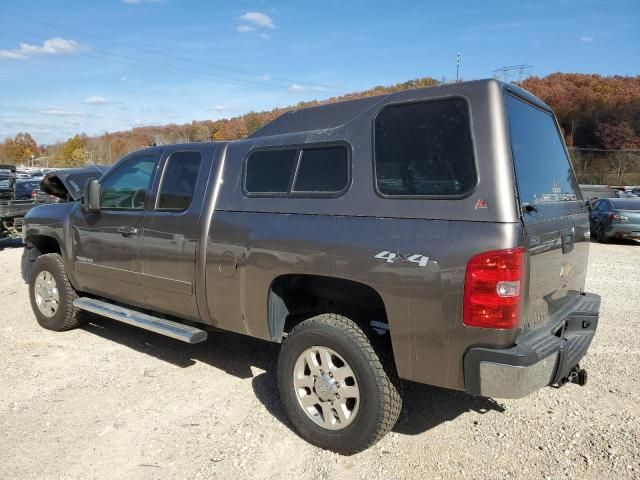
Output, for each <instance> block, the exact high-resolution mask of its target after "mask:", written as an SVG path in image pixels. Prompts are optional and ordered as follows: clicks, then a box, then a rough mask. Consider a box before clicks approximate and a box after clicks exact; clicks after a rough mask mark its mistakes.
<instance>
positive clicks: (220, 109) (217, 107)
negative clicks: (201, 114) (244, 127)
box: [208, 105, 229, 112]
mask: <svg viewBox="0 0 640 480" xmlns="http://www.w3.org/2000/svg"><path fill="white" fill-rule="evenodd" d="M208 110H213V111H214V112H224V111H225V110H229V109H228V107H227V106H225V105H214V106H213V107H211V108H209V109H208Z"/></svg>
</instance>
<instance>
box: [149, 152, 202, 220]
mask: <svg viewBox="0 0 640 480" xmlns="http://www.w3.org/2000/svg"><path fill="white" fill-rule="evenodd" d="M201 162H202V158H201V156H200V152H176V153H173V154H172V155H171V156H170V157H169V159H168V160H167V164H166V165H165V167H164V173H163V175H162V184H161V185H160V191H159V193H158V203H157V205H156V210H171V211H183V210H186V209H187V208H189V205H191V200H192V199H193V194H194V192H195V189H196V181H197V180H198V172H199V170H200V163H201Z"/></svg>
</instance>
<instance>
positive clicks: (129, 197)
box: [72, 150, 161, 306]
mask: <svg viewBox="0 0 640 480" xmlns="http://www.w3.org/2000/svg"><path fill="white" fill-rule="evenodd" d="M160 152H161V150H159V151H158V153H151V154H149V153H146V154H142V155H137V156H133V157H132V158H129V159H127V160H125V161H124V162H122V163H121V164H120V165H118V166H117V167H116V168H115V169H113V170H111V171H109V172H107V173H106V174H105V175H104V176H103V177H102V178H101V179H100V211H99V212H97V213H89V212H85V211H84V210H83V209H81V208H78V209H76V211H75V213H74V216H73V218H72V224H73V228H74V235H73V242H74V267H75V278H76V282H77V283H78V284H79V288H80V290H83V291H88V292H92V293H96V294H99V295H104V296H106V297H108V298H111V299H114V300H118V301H121V302H124V303H129V304H132V305H139V306H142V305H143V304H144V298H143V296H142V292H140V238H141V230H142V218H143V215H144V207H145V202H147V201H148V198H147V197H148V196H147V192H148V190H149V186H150V185H151V182H152V179H153V176H154V174H155V170H156V165H157V163H158V159H159V156H160Z"/></svg>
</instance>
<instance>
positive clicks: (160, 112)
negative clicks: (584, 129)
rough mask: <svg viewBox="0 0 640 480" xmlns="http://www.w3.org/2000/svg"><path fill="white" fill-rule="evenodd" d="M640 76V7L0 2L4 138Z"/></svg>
mask: <svg viewBox="0 0 640 480" xmlns="http://www.w3.org/2000/svg"><path fill="white" fill-rule="evenodd" d="M457 52H461V53H462V65H461V76H462V77H463V78H465V79H475V78H484V77H490V76H492V74H493V71H494V70H495V69H497V68H499V67H501V66H503V65H514V64H521V63H525V62H526V63H528V64H530V65H532V66H533V67H534V68H533V70H532V73H533V74H535V75H539V76H543V75H546V74H548V73H551V72H556V71H562V72H583V73H599V74H603V75H614V74H620V75H638V74H640V2H639V1H638V0H607V1H589V0H584V1H581V0H576V1H569V0H565V1H538V2H536V1H532V0H523V1H516V0H511V1H491V0H486V1H464V0H463V1H458V2H446V1H437V2H436V1H432V2H427V1H424V2H408V1H400V0H396V1H387V0H383V1H373V0H370V1H349V0H341V1H334V0H327V1H316V2H299V1H268V0H265V1H250V0H237V1H229V2H218V1H196V0H182V1H181V0H109V1H100V0H94V1H91V2H88V1H86V0H84V1H79V0H73V1H62V0H60V1H55V2H52V1H45V0H40V1H30V0H1V2H0V137H1V138H4V137H6V136H9V135H14V134H15V133H17V132H19V131H29V132H31V133H32V135H34V137H35V138H36V140H37V141H38V142H41V143H51V142H54V141H57V140H64V139H66V138H67V137H69V136H71V135H73V134H74V133H76V132H82V131H84V132H86V133H87V134H99V133H103V132H105V131H115V130H123V129H129V128H131V127H134V126H140V125H158V124H166V123H185V122H190V121H191V120H194V119H195V120H204V119H218V118H223V117H230V116H234V115H238V114H242V113H245V112H247V111H249V110H264V109H270V108H273V107H276V106H286V105H291V104H295V103H297V102H299V101H302V100H310V99H322V98H328V97H331V96H335V95H340V94H343V93H348V92H351V91H356V90H363V89H367V88H370V87H373V86H375V85H388V84H392V83H397V82H401V81H405V80H408V79H412V78H417V77H423V76H432V77H435V78H438V79H442V78H443V77H444V78H446V79H449V80H450V79H452V78H455V57H456V53H457Z"/></svg>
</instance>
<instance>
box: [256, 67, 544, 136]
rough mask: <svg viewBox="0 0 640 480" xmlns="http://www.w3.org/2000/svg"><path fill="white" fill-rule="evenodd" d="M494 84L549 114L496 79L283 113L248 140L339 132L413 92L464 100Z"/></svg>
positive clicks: (523, 93)
mask: <svg viewBox="0 0 640 480" xmlns="http://www.w3.org/2000/svg"><path fill="white" fill-rule="evenodd" d="M492 82H493V83H496V84H500V85H501V86H503V87H505V86H508V88H509V89H510V90H512V91H515V92H517V93H518V95H520V96H522V97H524V98H526V99H527V100H529V101H530V102H531V103H534V104H537V105H539V106H540V107H542V108H545V109H549V110H550V107H549V106H547V105H546V104H545V103H544V102H542V101H541V100H540V99H538V98H536V97H534V96H533V95H531V94H530V93H529V92H527V91H525V90H523V89H521V88H519V87H517V86H515V85H513V84H506V83H504V82H500V81H498V80H495V79H484V80H474V81H470V82H459V83H450V84H445V85H438V86H433V87H424V88H417V89H410V90H403V91H400V92H394V93H389V94H386V95H376V96H372V97H365V98H358V99H354V100H341V101H337V102H334V103H327V104H324V105H318V106H313V107H303V108H296V109H293V110H290V111H288V112H285V113H283V114H282V115H280V116H279V117H278V118H276V119H274V120H272V121H271V122H269V123H268V124H266V125H265V126H263V127H262V128H260V129H258V130H256V131H255V132H254V133H253V134H251V135H249V136H248V137H247V138H248V139H254V138H260V137H269V136H273V135H283V134H289V133H299V132H311V131H318V130H326V129H331V128H337V127H340V126H343V125H345V124H347V123H349V122H350V121H352V120H355V119H356V118H357V117H360V116H361V115H365V114H366V115H370V116H371V117H373V116H374V115H375V113H376V112H377V109H375V108H374V107H376V106H377V105H379V104H381V103H385V104H388V103H394V102H396V101H406V100H407V99H408V97H410V96H411V95H412V92H416V91H420V92H421V93H422V92H425V91H428V92H430V93H431V92H432V93H433V94H432V95H429V97H431V96H432V97H433V98H437V97H445V96H456V95H459V96H465V93H467V92H472V91H477V90H485V89H486V88H487V84H488V83H492ZM421 98H424V95H421Z"/></svg>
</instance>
